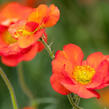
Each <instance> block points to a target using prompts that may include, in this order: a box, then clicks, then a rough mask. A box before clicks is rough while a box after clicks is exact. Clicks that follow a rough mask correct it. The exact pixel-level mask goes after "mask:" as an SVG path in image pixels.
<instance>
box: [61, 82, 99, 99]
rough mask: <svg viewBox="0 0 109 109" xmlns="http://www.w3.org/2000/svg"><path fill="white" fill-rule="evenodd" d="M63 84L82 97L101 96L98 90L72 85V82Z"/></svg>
mask: <svg viewBox="0 0 109 109" xmlns="http://www.w3.org/2000/svg"><path fill="white" fill-rule="evenodd" d="M62 84H63V86H64V87H65V88H66V89H68V90H69V91H71V92H73V93H75V94H77V95H79V96H80V97H81V98H92V97H97V98H99V94H98V93H97V92H95V91H92V90H88V89H86V88H85V87H82V86H80V85H72V84H66V83H62Z"/></svg>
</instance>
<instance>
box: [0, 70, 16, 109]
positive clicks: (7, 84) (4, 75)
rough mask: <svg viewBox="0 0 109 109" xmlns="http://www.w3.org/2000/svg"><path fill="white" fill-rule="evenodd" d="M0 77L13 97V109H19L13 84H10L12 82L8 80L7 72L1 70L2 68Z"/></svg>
mask: <svg viewBox="0 0 109 109" xmlns="http://www.w3.org/2000/svg"><path fill="white" fill-rule="evenodd" d="M0 75H1V77H2V78H3V80H4V82H5V84H6V86H7V88H8V90H9V93H10V96H11V101H12V105H13V109H18V105H17V101H16V96H15V93H14V89H13V87H12V84H11V83H10V81H9V80H8V78H7V76H6V74H5V72H4V71H3V70H2V69H1V68H0Z"/></svg>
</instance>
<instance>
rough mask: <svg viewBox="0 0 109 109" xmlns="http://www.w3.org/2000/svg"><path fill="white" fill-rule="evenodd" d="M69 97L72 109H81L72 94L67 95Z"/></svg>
mask: <svg viewBox="0 0 109 109" xmlns="http://www.w3.org/2000/svg"><path fill="white" fill-rule="evenodd" d="M67 97H68V100H69V102H70V104H71V105H72V107H73V108H72V109H81V108H80V107H79V106H78V105H76V103H75V102H74V100H73V98H72V95H71V94H69V95H67Z"/></svg>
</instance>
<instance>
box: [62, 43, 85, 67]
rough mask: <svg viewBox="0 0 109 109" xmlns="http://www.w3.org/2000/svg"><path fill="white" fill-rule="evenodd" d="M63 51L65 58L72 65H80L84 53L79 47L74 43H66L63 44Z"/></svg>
mask: <svg viewBox="0 0 109 109" xmlns="http://www.w3.org/2000/svg"><path fill="white" fill-rule="evenodd" d="M64 53H65V56H66V58H67V59H68V60H69V61H70V62H71V63H72V64H73V65H81V64H82V60H83V57H84V54H83V52H82V50H81V48H80V47H78V46H77V45H74V44H68V45H65V46H64Z"/></svg>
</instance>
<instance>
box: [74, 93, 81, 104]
mask: <svg viewBox="0 0 109 109" xmlns="http://www.w3.org/2000/svg"><path fill="white" fill-rule="evenodd" d="M74 99H75V104H76V105H78V104H79V101H80V97H79V96H78V95H74Z"/></svg>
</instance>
